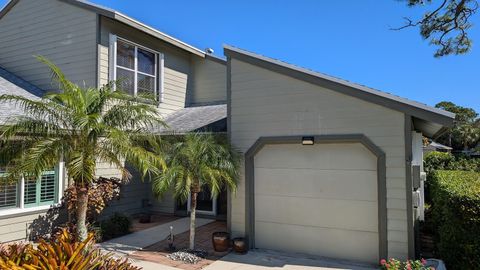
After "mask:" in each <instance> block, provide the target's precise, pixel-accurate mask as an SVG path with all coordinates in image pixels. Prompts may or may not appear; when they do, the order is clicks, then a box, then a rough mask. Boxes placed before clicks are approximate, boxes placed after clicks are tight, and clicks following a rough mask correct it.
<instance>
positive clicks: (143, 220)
mask: <svg viewBox="0 0 480 270" xmlns="http://www.w3.org/2000/svg"><path fill="white" fill-rule="evenodd" d="M138 222H140V223H150V222H152V215H150V214H142V215H141V216H140V218H139V220H138Z"/></svg>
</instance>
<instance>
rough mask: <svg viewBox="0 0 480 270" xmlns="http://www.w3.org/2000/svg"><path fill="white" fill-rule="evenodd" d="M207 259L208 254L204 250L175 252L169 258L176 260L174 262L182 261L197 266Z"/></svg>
mask: <svg viewBox="0 0 480 270" xmlns="http://www.w3.org/2000/svg"><path fill="white" fill-rule="evenodd" d="M205 257H207V252H206V251H204V250H188V249H185V250H180V251H176V252H173V253H172V254H168V255H167V258H169V259H171V260H174V261H182V262H185V263H190V264H196V263H198V262H199V261H201V260H202V259H204V258H205Z"/></svg>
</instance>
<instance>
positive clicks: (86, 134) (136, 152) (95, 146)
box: [0, 57, 164, 240]
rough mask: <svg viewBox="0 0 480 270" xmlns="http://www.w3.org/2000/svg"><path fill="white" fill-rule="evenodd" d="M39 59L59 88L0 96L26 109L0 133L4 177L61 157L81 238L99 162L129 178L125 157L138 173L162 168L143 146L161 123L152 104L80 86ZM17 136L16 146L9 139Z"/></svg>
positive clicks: (30, 172) (110, 87) (108, 88)
mask: <svg viewBox="0 0 480 270" xmlns="http://www.w3.org/2000/svg"><path fill="white" fill-rule="evenodd" d="M38 59H39V60H40V61H41V62H43V63H44V64H46V65H47V66H48V68H49V69H50V70H51V73H52V78H53V81H54V82H55V83H56V84H58V87H59V89H60V91H58V92H55V93H49V94H47V95H45V96H44V97H42V98H41V99H39V100H31V99H27V98H25V97H23V96H18V95H2V96H0V102H6V103H13V104H15V105H16V106H17V107H19V108H21V109H23V111H24V115H22V116H16V117H14V118H12V119H10V120H9V121H10V122H9V123H10V124H9V125H7V126H5V127H4V129H3V131H2V132H1V133H0V139H1V140H2V141H3V142H4V145H5V146H6V147H3V148H2V150H1V152H0V156H3V157H1V159H2V160H6V161H8V163H7V173H6V174H5V176H4V179H5V180H6V181H11V182H16V181H18V179H20V177H21V176H25V177H30V176H39V175H40V174H41V173H42V171H44V170H46V169H49V168H52V167H54V166H55V165H56V164H57V163H58V162H59V160H61V159H63V161H64V162H65V168H66V172H67V176H68V183H69V184H73V185H74V187H75V188H76V194H77V205H76V213H75V214H76V225H77V237H78V239H79V240H85V239H86V238H87V227H86V222H85V220H86V213H87V208H88V189H89V187H90V186H91V185H92V183H94V182H95V181H96V179H97V176H96V165H97V163H98V162H105V163H108V164H111V165H112V166H113V167H115V168H117V169H118V170H119V171H120V172H121V173H122V178H124V179H128V178H130V177H131V174H130V173H129V171H128V170H127V169H126V167H125V161H127V162H129V163H130V164H132V165H133V166H135V167H136V168H138V170H139V172H140V173H141V174H142V175H146V174H148V173H149V172H152V171H155V170H158V168H162V167H163V165H164V162H163V161H162V159H161V156H160V155H158V154H154V153H152V152H150V151H148V150H146V148H145V147H144V144H145V143H146V142H148V141H150V140H151V136H150V135H148V130H150V129H151V128H152V127H153V126H155V125H161V124H163V122H162V121H161V119H160V117H159V115H158V112H157V110H156V108H155V107H154V106H152V105H150V104H147V103H145V102H138V101H139V100H138V99H137V98H136V97H132V96H129V95H127V94H125V93H123V92H121V91H119V90H116V88H115V87H114V83H113V82H112V83H109V84H107V85H105V86H103V87H101V88H100V89H96V88H85V87H80V86H79V85H77V84H75V83H73V82H71V81H69V80H68V79H67V78H66V77H65V75H64V74H63V73H62V71H61V70H60V69H59V68H58V67H57V66H55V65H54V64H53V63H52V62H50V61H49V60H47V59H46V58H44V57H38ZM19 139H21V145H20V149H18V144H14V143H9V142H11V141H13V140H19ZM12 148H15V150H12Z"/></svg>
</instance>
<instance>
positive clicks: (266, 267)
mask: <svg viewBox="0 0 480 270" xmlns="http://www.w3.org/2000/svg"><path fill="white" fill-rule="evenodd" d="M204 269H205V270H273V269H282V270H299V269H309V270H334V269H351V270H372V269H378V268H375V267H373V266H368V265H363V264H355V263H345V262H339V261H337V260H332V259H324V258H310V257H306V256H304V255H293V254H284V253H280V252H275V251H270V250H253V251H252V250H251V251H249V252H248V253H247V254H246V255H237V254H234V253H230V254H228V255H227V256H225V257H223V258H222V259H220V260H218V261H216V262H214V263H212V264H211V265H209V266H207V267H206V268H204Z"/></svg>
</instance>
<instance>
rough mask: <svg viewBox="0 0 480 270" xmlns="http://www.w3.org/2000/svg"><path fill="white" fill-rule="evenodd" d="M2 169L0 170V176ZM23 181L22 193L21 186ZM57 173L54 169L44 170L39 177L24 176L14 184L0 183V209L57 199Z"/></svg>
mask: <svg viewBox="0 0 480 270" xmlns="http://www.w3.org/2000/svg"><path fill="white" fill-rule="evenodd" d="M3 173H4V171H2V170H0V176H1V175H2V174H3ZM22 183H23V193H22V192H21V187H22ZM58 183H59V181H58V174H57V172H56V171H55V170H50V171H45V172H43V173H42V175H41V177H39V178H35V177H29V178H27V177H25V178H24V179H23V180H22V181H20V180H19V181H18V183H15V184H3V185H0V210H1V209H8V208H19V207H22V206H21V203H20V202H21V201H22V200H23V207H25V208H29V207H35V206H42V205H51V204H54V203H55V202H56V201H57V193H58V192H57V189H58Z"/></svg>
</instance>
